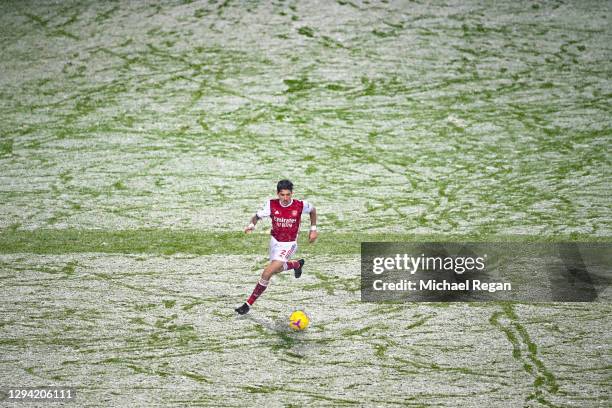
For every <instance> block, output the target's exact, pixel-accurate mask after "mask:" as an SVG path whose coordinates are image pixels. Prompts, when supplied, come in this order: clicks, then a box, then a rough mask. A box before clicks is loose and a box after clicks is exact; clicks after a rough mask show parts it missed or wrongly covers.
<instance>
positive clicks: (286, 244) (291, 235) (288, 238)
mask: <svg viewBox="0 0 612 408" xmlns="http://www.w3.org/2000/svg"><path fill="white" fill-rule="evenodd" d="M276 193H277V195H278V198H274V199H270V200H268V201H266V203H264V205H263V207H262V209H261V210H259V211H257V213H256V214H255V215H254V216H253V218H251V223H250V224H249V225H248V226H247V227H246V228H245V229H244V232H245V233H246V234H249V233H251V232H253V230H254V229H255V224H257V221H259V220H260V219H262V218H264V217H271V218H272V230H271V231H270V234H271V235H272V236H271V237H270V263H269V264H268V266H266V267H265V268H264V270H263V272H262V273H261V278H260V279H259V282H258V283H257V285H256V286H255V289H254V290H253V293H252V294H251V296H249V298H248V299H247V301H246V302H245V303H244V304H243V305H242V306H240V307H238V308H236V309H235V310H236V312H238V314H241V315H243V314H245V313H248V311H249V309H250V308H251V306H253V303H255V301H256V300H257V298H258V297H259V296H261V294H262V293H263V292H264V290H266V288H267V287H268V284H269V283H270V279H272V276H274V275H275V274H277V273H279V272H282V271H286V270H289V269H293V271H294V272H293V273H294V276H295V277H296V278H299V277H300V276H301V275H302V267H303V266H304V260H303V259H299V260H291V257H292V256H293V255H294V254H295V252H296V250H297V237H298V232H299V229H300V220H301V217H302V214H310V234H309V235H308V239H309V241H310V242H311V243H312V242H314V241H315V240H316V239H317V212H316V210H315V208H314V207H313V206H312V205H311V204H310V203H308V202H307V201H300V200H295V199H293V197H292V196H293V183H292V182H291V181H289V180H281V181H279V182H278V184H277V185H276Z"/></svg>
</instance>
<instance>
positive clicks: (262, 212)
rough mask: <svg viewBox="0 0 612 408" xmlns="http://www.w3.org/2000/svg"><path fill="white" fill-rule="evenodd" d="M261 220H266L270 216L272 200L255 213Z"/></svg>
mask: <svg viewBox="0 0 612 408" xmlns="http://www.w3.org/2000/svg"><path fill="white" fill-rule="evenodd" d="M255 214H256V215H257V217H259V218H265V217H269V216H270V200H268V201H266V202H265V203H264V204H263V205H262V206H261V209H260V210H257V212H256V213H255Z"/></svg>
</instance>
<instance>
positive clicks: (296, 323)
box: [289, 310, 310, 331]
mask: <svg viewBox="0 0 612 408" xmlns="http://www.w3.org/2000/svg"><path fill="white" fill-rule="evenodd" d="M309 323H310V319H309V318H308V315H307V314H306V313H304V312H303V311H301V310H296V311H295V312H293V313H291V316H289V327H291V329H292V330H296V331H297V330H305V329H306V328H307V327H308V324H309Z"/></svg>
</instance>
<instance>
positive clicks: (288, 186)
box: [276, 180, 293, 193]
mask: <svg viewBox="0 0 612 408" xmlns="http://www.w3.org/2000/svg"><path fill="white" fill-rule="evenodd" d="M281 190H289V191H293V183H292V182H290V181H289V180H281V181H279V182H278V184H277V185H276V192H277V193H280V192H281Z"/></svg>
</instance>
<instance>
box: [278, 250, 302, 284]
mask: <svg viewBox="0 0 612 408" xmlns="http://www.w3.org/2000/svg"><path fill="white" fill-rule="evenodd" d="M296 252H297V242H291V243H288V245H287V246H286V247H285V251H284V252H281V254H282V257H281V259H283V261H284V262H283V271H287V270H291V269H293V274H294V275H295V277H296V278H299V277H300V276H302V266H304V260H303V259H296V260H290V259H289V258H291V257H292V256H293V255H295V253H296Z"/></svg>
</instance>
